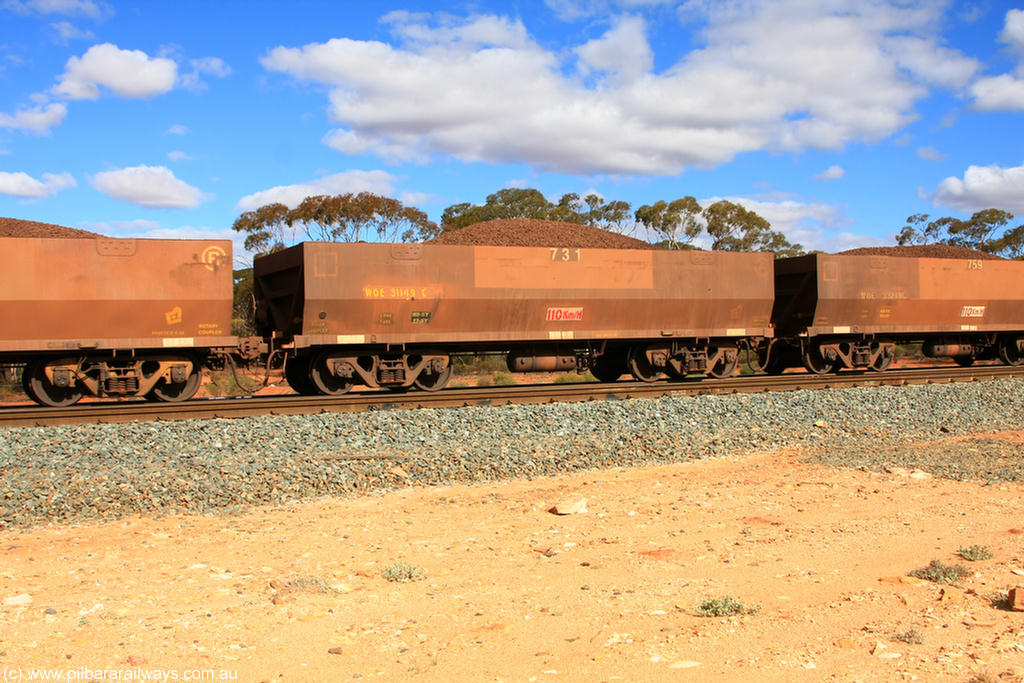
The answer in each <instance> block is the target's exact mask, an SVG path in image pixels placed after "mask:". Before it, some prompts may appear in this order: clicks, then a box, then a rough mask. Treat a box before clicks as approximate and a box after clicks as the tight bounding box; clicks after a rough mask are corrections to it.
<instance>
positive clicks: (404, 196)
mask: <svg viewBox="0 0 1024 683" xmlns="http://www.w3.org/2000/svg"><path fill="white" fill-rule="evenodd" d="M433 199H434V195H432V194H429V193H427V192H403V193H401V194H400V195H398V201H400V202H402V203H403V204H405V205H406V206H414V207H419V206H421V205H423V204H426V203H427V202H429V201H431V200H433Z"/></svg>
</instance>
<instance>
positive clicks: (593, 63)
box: [576, 17, 654, 79]
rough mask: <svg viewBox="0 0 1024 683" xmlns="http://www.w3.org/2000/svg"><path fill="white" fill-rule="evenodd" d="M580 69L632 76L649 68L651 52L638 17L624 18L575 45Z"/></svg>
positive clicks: (650, 65)
mask: <svg viewBox="0 0 1024 683" xmlns="http://www.w3.org/2000/svg"><path fill="white" fill-rule="evenodd" d="M576 54H577V55H579V60H580V62H579V67H580V72H581V73H582V74H583V75H587V74H589V73H590V72H593V71H596V72H604V73H607V74H611V75H613V76H616V77H619V78H622V79H635V78H638V77H640V76H642V75H643V74H644V73H646V72H648V71H650V70H651V68H652V66H653V65H654V53H653V52H652V51H651V47H650V45H648V43H647V36H646V26H645V25H644V20H643V19H641V18H640V17H625V18H623V19H622V20H621V21H619V23H618V24H616V25H615V27H613V28H612V29H611V30H610V31H608V32H607V33H605V34H604V35H603V36H601V37H600V38H595V39H594V40H591V41H588V42H587V43H584V44H583V45H581V46H580V47H578V48H576Z"/></svg>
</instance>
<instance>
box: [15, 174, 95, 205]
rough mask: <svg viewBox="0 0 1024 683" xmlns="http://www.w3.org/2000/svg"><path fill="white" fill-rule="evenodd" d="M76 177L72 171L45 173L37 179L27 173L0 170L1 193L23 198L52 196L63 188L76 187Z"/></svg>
mask: <svg viewBox="0 0 1024 683" xmlns="http://www.w3.org/2000/svg"><path fill="white" fill-rule="evenodd" d="M77 185H78V183H77V182H75V179H74V177H72V175H71V174H70V173H67V172H64V173H59V174H55V173H44V174H43V179H42V180H41V181H40V180H36V179H35V178H33V177H32V176H30V175H29V174H27V173H22V172H20V171H19V172H17V173H9V172H7V171H0V194H6V195H11V196H13V197H21V198H23V199H41V198H42V197H51V196H53V195H55V194H57V193H58V192H60V191H61V190H66V189H68V188H69V187H76V186H77Z"/></svg>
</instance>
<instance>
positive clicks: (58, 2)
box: [2, 0, 103, 19]
mask: <svg viewBox="0 0 1024 683" xmlns="http://www.w3.org/2000/svg"><path fill="white" fill-rule="evenodd" d="M2 6H3V8H4V9H8V10H11V11H14V12H17V13H18V14H71V15H73V14H82V15H85V16H87V17H91V18H93V19H98V18H99V17H100V16H101V15H102V14H103V12H102V10H101V8H100V5H99V4H97V3H95V2H93V0H3V3H2Z"/></svg>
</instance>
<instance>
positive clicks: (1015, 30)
mask: <svg viewBox="0 0 1024 683" xmlns="http://www.w3.org/2000/svg"><path fill="white" fill-rule="evenodd" d="M999 40H1001V41H1002V42H1004V43H1006V44H1008V45H1009V46H1010V48H1011V49H1012V50H1014V51H1016V52H1018V53H1020V55H1021V56H1022V57H1024V9H1012V10H1010V11H1009V12H1007V13H1006V20H1005V24H1004V26H1003V32H1002V33H1000V34H999Z"/></svg>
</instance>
